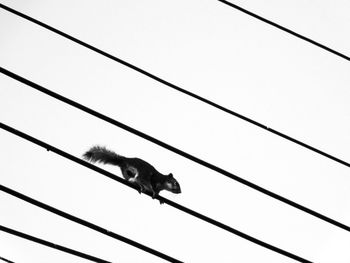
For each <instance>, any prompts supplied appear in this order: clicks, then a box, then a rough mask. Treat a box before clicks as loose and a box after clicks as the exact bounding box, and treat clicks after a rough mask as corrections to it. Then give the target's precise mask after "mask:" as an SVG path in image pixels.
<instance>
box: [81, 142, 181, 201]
mask: <svg viewBox="0 0 350 263" xmlns="http://www.w3.org/2000/svg"><path fill="white" fill-rule="evenodd" d="M83 158H84V159H85V160H87V161H90V162H92V163H95V162H100V163H103V164H111V165H116V166H119V167H120V169H121V172H122V175H123V177H124V179H126V180H127V181H129V182H131V183H133V184H135V185H136V186H138V187H139V188H140V190H139V193H142V192H143V193H148V194H151V195H152V198H154V197H156V196H157V195H159V192H160V191H162V190H167V191H170V192H172V193H175V194H179V193H181V188H180V184H179V183H178V182H177V181H176V179H175V178H174V177H173V174H172V173H170V174H168V175H164V174H161V173H160V172H158V171H157V170H156V169H155V168H154V167H153V166H152V165H151V164H149V163H148V162H146V161H144V160H142V159H140V158H128V157H124V156H121V155H119V154H117V153H115V152H113V151H111V150H108V149H107V148H106V147H102V146H93V147H92V148H90V150H88V151H87V152H86V153H84V154H83ZM161 203H162V202H161Z"/></svg>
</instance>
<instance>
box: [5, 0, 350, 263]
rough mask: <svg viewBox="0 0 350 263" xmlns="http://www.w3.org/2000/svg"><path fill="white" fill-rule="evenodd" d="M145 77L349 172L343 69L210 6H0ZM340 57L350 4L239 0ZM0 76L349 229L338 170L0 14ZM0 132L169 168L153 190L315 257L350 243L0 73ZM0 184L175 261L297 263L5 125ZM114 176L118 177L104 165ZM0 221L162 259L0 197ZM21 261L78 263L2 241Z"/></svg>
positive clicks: (348, 178)
mask: <svg viewBox="0 0 350 263" xmlns="http://www.w3.org/2000/svg"><path fill="white" fill-rule="evenodd" d="M0 2H1V3H3V4H5V5H8V6H10V7H12V8H15V9H17V10H18V11H20V12H23V13H25V14H27V15H30V16H32V17H34V18H36V19H38V20H40V21H43V22H45V23H47V24H49V25H51V26H53V27H56V28H58V29H60V30H62V31H64V32H66V33H68V34H71V35H73V36H75V37H77V38H79V39H81V40H83V41H85V42H87V43H89V44H92V45H94V46H96V47H98V48H100V49H102V50H104V51H106V52H108V53H110V54H113V55H115V56H117V57H119V58H121V59H123V60H125V61H127V62H129V63H132V64H134V65H136V66H138V67H140V68H142V69H144V70H146V71H148V72H151V73H152V74H155V75H157V76H159V77H161V78H164V79H165V80H167V81H169V82H171V83H173V84H176V85H178V86H180V87H182V88H184V89H187V90H190V91H192V92H194V93H196V94H199V95H201V96H203V97H205V98H207V99H210V100H212V101H214V102H216V103H218V104H220V105H223V106H225V107H227V108H229V109H231V110H234V111H236V112H239V113H241V114H243V115H245V116H248V117H250V118H252V119H254V120H256V121H259V122H261V123H263V124H265V125H267V126H269V127H272V128H274V129H277V130H279V131H281V132H283V133H286V134H288V135H290V136H292V137H295V138H297V139H299V140H301V141H303V142H306V143H308V144H310V145H313V146H315V147H317V148H319V149H321V150H323V151H326V152H328V153H330V154H332V155H335V156H337V157H339V158H341V159H344V160H346V161H350V147H349V145H350V122H349V121H350V106H349V98H350V74H349V71H350V63H349V61H346V60H345V59H342V58H340V57H337V56H335V55H334V54H331V53H329V52H326V51H324V50H322V49H320V48H318V47H315V46H313V45H311V44H309V43H307V42H305V41H302V40H300V39H297V38H295V37H294V36H291V35H289V34H287V33H285V32H282V31H280V30H278V29H276V28H273V27H271V26H270V25H267V24H264V23H262V22H260V21H258V20H256V19H254V18H252V17H249V16H248V15H246V14H243V13H241V12H239V11H237V10H235V9H233V8H231V7H229V6H227V5H224V4H222V3H220V2H219V1H216V0H191V1H189V0H181V1H164V0H152V1H142V0H139V1H137V0H135V1H134V0H132V1H131V0H128V1H119V0H103V1H93V0H76V1H68V0H60V1H47V0H36V1H34V0H1V1H0ZM235 3H236V4H239V5H241V6H242V7H245V8H247V9H249V10H251V11H253V12H256V13H258V14H260V15H262V16H264V17H266V18H268V19H271V20H273V21H275V22H277V23H280V24H282V25H284V26H286V27H288V28H290V29H292V30H295V31H296V32H298V33H301V34H303V35H306V36H308V37H310V38H312V39H314V40H316V41H318V42H321V43H323V44H325V45H327V46H330V47H332V48H333V49H335V50H338V51H340V52H342V53H344V54H347V55H350V37H349V25H350V17H349V12H350V3H349V1H345V0H335V1H325V0H317V1H316V0H309V1H300V0H299V1H291V0H289V1H277V0H270V1H257V0H255V1H254V0H246V1H235ZM0 66H1V67H4V68H6V69H8V70H10V71H13V72H14V73H16V74H19V75H21V76H23V77H25V78H28V79H29V80H31V81H33V82H35V83H37V84H40V85H42V86H44V87H46V88H48V89H51V90H53V91H55V92H57V93H59V94H61V95H64V96H66V97H68V98H70V99H73V100H76V101H77V102H79V103H81V104H84V105H86V106H88V107H91V108H93V109H95V110H97V111H99V112H101V113H103V114H105V115H108V116H109V117H111V118H114V119H116V120H118V121H121V122H123V123H125V124H127V125H129V126H131V127H133V128H136V129H138V130H140V131H142V132H144V133H146V134H148V135H151V136H153V137H155V138H157V139H160V140H162V141H164V142H166V143H168V144H170V145H172V146H175V147H177V148H179V149H181V150H184V151H186V152H188V153H190V154H192V155H195V156H197V157H199V158H201V159H203V160H205V161H208V162H210V163H212V164H214V165H217V166H219V167H221V168H223V169H225V170H227V171H229V172H231V173H233V174H235V175H238V176H240V177H242V178H244V179H246V180H249V181H251V182H253V183H255V184H258V185H260V186H262V187H265V188H267V189H269V190H271V191H273V192H275V193H277V194H279V195H282V196H284V197H286V198H289V199H291V200H293V201H295V202H297V203H299V204H302V205H304V206H306V207H308V208H311V209H313V210H315V211H317V212H319V213H322V214H324V215H327V216H329V217H331V218H333V219H335V220H337V221H339V222H342V223H344V224H346V225H350V210H349V206H350V191H349V189H350V173H349V171H350V170H349V168H348V167H346V166H344V165H341V164H339V163H336V162H334V161H332V160H329V159H327V158H325V157H322V156H320V155H317V154H316V153H314V152H311V151H309V150H306V149H304V148H302V147H300V146H298V145H295V144H293V143H291V142H288V141H286V140H284V139H282V138H279V137H277V136H275V135H273V134H271V133H268V132H267V131H265V130H262V129H260V128H257V127H255V126H253V125H251V124H249V123H247V122H244V121H242V120H240V119H237V118H235V117H233V116H230V115H228V114H226V113H224V112H222V111H219V110H217V109H215V108H213V107H211V106H208V105H205V104H203V103H202V102H199V101H198V100H195V99H193V98H190V97H188V96H186V95H184V94H180V93H179V92H177V91H175V90H172V89H170V88H169V87H167V86H165V85H163V84H160V83H159V82H156V81H154V80H152V79H150V78H148V77H146V76H144V75H142V74H140V73H138V72H136V71H133V70H132V69H130V68H127V67H125V66H123V65H121V64H118V63H117V62H115V61H112V60H110V59H108V58H106V57H103V56H101V55H99V54H96V53H94V52H93V51H91V50H88V49H86V48H84V47H82V46H79V45H77V44H75V43H73V42H71V41H69V40H67V39H64V38H63V37H60V36H58V35H56V34H54V33H52V32H49V31H47V30H45V29H43V28H41V27H39V26H37V25H35V24H33V23H30V22H28V21H26V20H24V19H22V18H19V17H17V16H15V15H13V14H11V13H9V12H7V11H5V10H3V9H0ZM0 117H1V118H0V119H1V122H3V123H5V124H7V125H10V126H12V127H14V128H16V129H19V130H21V131H23V132H26V133H28V134H30V135H32V136H34V137H36V138H38V139H40V140H43V141H45V142H47V143H50V144H52V145H53V146H56V147H58V148H60V149H63V150H65V151H67V152H69V153H70V154H72V155H74V156H77V157H81V155H82V154H83V153H84V151H86V150H87V149H88V148H89V147H91V146H92V145H96V144H99V145H105V146H107V147H108V148H110V149H112V150H114V151H116V152H117V153H119V154H122V155H124V156H129V157H140V158H143V159H144V160H147V161H148V162H149V163H151V164H152V165H154V166H155V167H156V168H157V169H158V170H159V171H160V172H162V173H164V174H168V173H170V172H172V173H173V174H174V176H175V178H176V179H177V180H178V181H179V183H180V185H181V188H182V193H181V194H180V195H174V194H172V193H169V192H162V193H161V194H162V195H163V196H164V197H166V198H169V199H171V200H173V201H175V202H178V203H180V204H182V205H184V206H187V207H189V208H191V209H193V210H195V211H198V212H200V213H203V214H205V215H207V216H209V217H211V218H213V219H216V220H218V221H220V222H222V223H225V224H227V225H229V226H231V227H233V228H235V229H237V230H240V231H242V232H244V233H246V234H249V235H251V236H253V237H255V238H258V239H260V240H263V241H265V242H267V243H270V244H272V245H274V246H278V247H280V248H281V249H284V250H287V251H289V252H291V253H294V254H296V255H298V256H301V257H303V258H306V259H308V260H311V261H313V262H349V261H350V251H349V246H350V233H349V232H347V231H345V230H343V229H340V228H337V227H335V226H333V225H331V224H329V223H326V222H324V221H321V220H320V219H318V218H315V217H313V216H311V215H308V214H306V213H304V212H301V211H299V210H297V209H295V208H293V207H290V206H288V205H286V204H283V203H281V202H279V201H276V200H274V199H272V198H270V197H268V196H266V195H263V194H262V193H259V192H257V191H255V190H253V189H250V188H248V187H246V186H244V185H242V184H240V183H238V182H236V181H234V180H232V179H230V178H227V177H225V176H224V175H222V174H219V173H217V172H214V171H212V170H209V169H207V168H205V167H203V166H200V165H199V164H196V163H193V162H191V161H189V160H187V159H185V158H183V157H181V156H179V155H177V154H175V153H172V152H170V151H168V150H166V149H163V148H161V147H159V146H157V145H155V144H153V143H151V142H148V141H146V140H144V139H142V138H139V137H137V136H135V135H133V134H131V133H128V132H126V131H124V130H121V129H120V128H118V127H115V126H112V125H110V124H108V123H106V122H103V121H102V120H99V119H97V118H95V117H92V116H90V115H88V114H86V113H84V112H82V111H80V110H78V109H75V108H72V107H70V106H67V105H66V104H64V103H62V102H59V101H57V100H55V99H53V98H50V97H48V96H47V95H44V94H42V93H39V92H37V91H35V90H33V89H31V88H30V87H28V86H26V85H24V84H22V83H20V82H18V81H16V80H13V79H11V78H9V77H7V76H5V75H3V74H0ZM0 144H1V150H0V160H1V172H0V173H1V176H0V179H1V184H2V185H5V186H7V187H10V188H12V189H14V190H16V191H19V192H21V193H23V194H26V195H28V196H30V197H32V198H35V199H38V200H40V201H42V202H44V203H47V204H49V205H51V206H54V207H56V208H58V209H61V210H63V211H65V212H68V213H71V214H73V215H75V216H77V217H80V218H82V219H85V220H88V221H90V222H92V223H94V224H97V225H99V226H102V227H104V228H106V229H108V230H110V231H113V232H115V233H118V234H120V235H123V236H125V237H128V238H130V239H133V240H135V241H137V242H140V243H142V244H144V245H146V246H149V247H151V248H154V249H156V250H159V251H161V252H163V253H166V254H168V255H170V256H172V257H175V258H177V259H179V260H182V261H185V262H266V263H267V262H268V263H271V262H272V263H273V262H275V263H280V262H295V261H294V260H292V259H289V258H287V257H285V256H282V255H280V254H277V253H275V252H273V251H270V250H268V249H265V248H263V247H260V246H258V245H256V244H254V243H251V242H249V241H247V240H245V239H242V238H240V237H237V236H235V235H233V234H231V233H229V232H227V231H225V230H222V229H220V228H217V227H215V226H212V225H210V224H208V223H206V222H204V221H201V220H199V219H197V218H194V217H192V216H190V215H188V214H185V213H183V212H181V211H178V210H176V209H174V208H172V207H170V206H168V205H162V206H161V205H159V202H158V201H156V200H152V199H151V198H149V197H148V196H146V195H139V194H138V193H137V192H136V191H134V190H132V189H130V188H128V187H125V186H124V185H121V184H119V183H118V182H116V181H113V180H111V179H109V178H107V177H104V176H103V175H101V174H98V173H95V172H93V171H91V170H89V169H87V168H85V167H83V166H81V165H78V164H76V163H72V162H71V161H69V160H67V159H64V158H62V157H60V156H58V155H56V154H55V153H52V152H47V151H46V150H45V149H43V148H41V147H38V146H36V145H34V144H32V143H30V142H27V141H25V140H23V139H21V138H19V137H17V136H15V135H13V134H10V133H8V132H6V131H4V130H0ZM100 167H102V168H104V169H107V170H108V171H111V172H113V173H115V174H116V176H120V175H121V174H120V170H119V168H118V167H113V166H103V165H101V166H100ZM0 207H1V214H0V224H1V225H4V226H6V227H10V228H13V229H16V230H19V231H22V232H25V233H27V234H30V235H34V236H36V237H39V238H42V239H45V240H48V241H51V242H54V243H57V244H60V245H64V246H67V247H70V248H73V249H76V250H79V251H81V252H84V253H88V254H91V255H94V256H97V257H100V258H103V259H106V260H108V261H112V262H164V261H163V260H162V259H159V258H157V257H155V256H153V255H151V254H148V253H146V252H144V251H142V250H139V249H137V248H134V247H132V246H129V245H127V244H124V243H122V242H120V241H117V240H114V239H112V238H110V237H107V236H103V235H102V234H99V233H97V232H94V231H92V230H90V229H87V228H86V227H83V226H80V225H78V224H76V223H73V222H70V221H68V220H66V219H63V218H60V217H58V216H56V215H54V214H51V213H49V212H46V211H44V210H42V209H40V208H38V207H34V206H33V205H30V204H28V203H25V202H24V201H21V200H19V199H16V198H15V197H12V196H10V195H8V194H6V193H3V192H0ZM0 257H5V258H7V259H9V260H12V261H14V262H16V263H41V262H42V263H47V262H50V263H62V262H67V263H68V262H72V263H73V262H74V263H75V262H89V261H85V260H83V259H81V258H78V257H76V256H73V255H70V254H66V253H63V252H60V251H57V250H54V249H51V248H47V247H43V246H41V245H38V244H35V243H32V242H31V241H27V240H23V239H20V238H18V237H15V236H11V235H9V234H7V233H3V232H0Z"/></svg>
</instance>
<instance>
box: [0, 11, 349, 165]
mask: <svg viewBox="0 0 350 263" xmlns="http://www.w3.org/2000/svg"><path fill="white" fill-rule="evenodd" d="M0 8H3V9H5V10H7V11H9V12H11V13H13V14H15V15H17V16H20V17H22V18H24V19H26V20H28V21H30V22H32V23H34V24H36V25H39V26H41V27H43V28H45V29H47V30H49V31H51V32H54V33H56V34H58V35H60V36H62V37H64V38H67V39H69V40H71V41H73V42H75V43H77V44H79V45H81V46H83V47H86V48H88V49H90V50H92V51H94V52H96V53H98V54H100V55H102V56H105V57H107V58H109V59H111V60H114V61H116V62H118V63H120V64H122V65H124V66H126V67H129V68H131V69H133V70H135V71H137V72H139V73H141V74H143V75H145V76H147V77H149V78H152V79H154V80H156V81H158V82H160V83H162V84H164V85H166V86H168V87H170V88H172V89H174V90H177V91H179V92H181V93H183V94H186V95H188V96H190V97H192V98H195V99H197V100H199V101H201V102H203V103H206V104H208V105H210V106H212V107H214V108H216V109H219V110H221V111H223V112H226V113H228V114H230V115H232V116H235V117H237V118H239V119H241V120H244V121H246V122H249V123H250V124H253V125H255V126H257V127H259V128H261V129H264V130H266V131H268V132H271V133H273V134H275V135H277V136H279V137H282V138H284V139H286V140H288V141H290V142H293V143H295V144H298V145H299V146H302V147H304V148H306V149H308V150H311V151H313V152H315V153H318V154H320V155H322V156H324V157H326V158H328V159H331V160H333V161H335V162H338V163H340V164H343V165H345V166H347V167H350V163H349V162H346V161H344V160H342V159H340V158H338V157H335V156H333V155H331V154H328V153H326V152H324V151H322V150H320V149H317V148H315V147H313V146H311V145H308V144H306V143H304V142H302V141H299V140H297V139H295V138H293V137H290V136H288V135H286V134H284V133H282V132H279V131H277V130H275V129H272V128H270V127H269V126H267V125H264V124H262V123H259V122H257V121H255V120H253V119H251V118H248V117H246V116H244V115H242V114H239V113H237V112H234V111H232V110H230V109H228V108H225V107H223V106H221V105H219V104H217V103H215V102H213V101H211V100H208V99H206V98H204V97H201V96H199V95H197V94H195V93H192V92H190V91H188V90H185V89H183V88H180V87H179V86H176V85H175V84H172V83H170V82H168V81H166V80H164V79H162V78H160V77H157V76H155V75H153V74H152V73H149V72H147V71H145V70H143V69H141V68H139V67H137V66H135V65H133V64H131V63H129V62H126V61H124V60H122V59H120V58H117V57H115V56H113V55H111V54H109V53H107V52H105V51H103V50H101V49H98V48H96V47H94V46H92V45H90V44H87V43H85V42H83V41H81V40H79V39H77V38H75V37H73V36H71V35H68V34H66V33H64V32H62V31H60V30H58V29H56V28H54V27H51V26H49V25H47V24H45V23H43V22H40V21H39V20H36V19H34V18H32V17H30V16H27V15H25V14H23V13H20V12H18V11H17V10H14V9H12V8H10V7H8V6H5V5H3V4H0Z"/></svg>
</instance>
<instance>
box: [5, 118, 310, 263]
mask: <svg viewBox="0 0 350 263" xmlns="http://www.w3.org/2000/svg"><path fill="white" fill-rule="evenodd" d="M0 128H1V129H4V130H6V131H8V132H10V133H13V134H15V135H17V136H19V137H21V138H23V139H26V140H28V141H30V142H32V143H34V144H37V145H39V146H41V147H43V148H45V149H47V150H49V151H52V152H54V153H56V154H58V155H60V156H63V157H65V158H67V159H69V160H71V161H73V162H76V163H78V164H80V165H83V166H85V167H87V168H90V169H91V170H94V171H96V172H98V173H101V174H103V175H105V176H107V177H109V178H111V179H113V180H116V181H118V182H120V183H122V184H124V185H127V186H129V187H131V188H133V189H135V190H137V191H138V190H139V189H138V188H137V187H136V186H134V185H133V184H131V183H130V182H128V181H126V180H124V179H122V178H120V177H118V176H115V175H114V174H112V173H109V172H107V171H105V170H103V169H101V168H99V167H97V166H95V165H93V164H91V163H88V162H86V161H84V160H82V159H79V158H77V157H75V156H73V155H71V154H69V153H67V152H64V151H62V150H60V149H58V148H56V147H54V146H52V145H50V144H47V143H45V142H43V141H40V140H38V139H36V138H34V137H32V136H30V135H28V134H25V133H23V132H21V131H18V130H16V129H14V128H12V127H10V126H8V125H6V124H4V123H1V122H0ZM2 189H4V188H3V187H2ZM146 194H147V193H146ZM147 195H148V196H152V195H151V194H147ZM155 198H156V199H158V200H159V201H162V202H163V203H166V204H168V205H170V206H172V207H174V208H177V209H178V210H181V211H183V212H185V213H187V214H190V215H192V216H194V217H197V218H199V219H201V220H203V221H205V222H207V223H210V224H212V225H215V226H217V227H219V228H221V229H223V230H226V231H228V232H230V233H232V234H235V235H237V236H239V237H242V238H244V239H246V240H249V241H251V242H253V243H255V244H257V245H259V246H262V247H265V248H267V249H270V250H272V251H274V252H276V253H279V254H281V255H284V256H286V257H289V258H292V259H294V260H297V261H299V262H305V263H309V262H311V261H309V260H307V259H304V258H302V257H299V256H297V255H295V254H293V253H290V252H288V251H285V250H283V249H281V248H278V247H276V246H273V245H271V244H268V243H266V242H264V241H261V240H259V239H257V238H254V237H252V236H250V235H248V234H245V233H243V232H241V231H239V230H236V229H234V228H232V227H230V226H228V225H225V224H223V223H221V222H219V221H216V220H214V219H212V218H209V217H207V216H205V215H202V214H200V213H198V212H196V211H194V210H191V209H189V208H187V207H185V206H182V205H180V204H177V203H175V202H173V201H171V200H169V199H166V198H164V197H162V196H156V197H155Z"/></svg>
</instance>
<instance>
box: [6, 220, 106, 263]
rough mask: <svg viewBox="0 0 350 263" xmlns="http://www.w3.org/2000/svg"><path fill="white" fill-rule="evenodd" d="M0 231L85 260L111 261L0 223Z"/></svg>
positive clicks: (100, 262)
mask: <svg viewBox="0 0 350 263" xmlns="http://www.w3.org/2000/svg"><path fill="white" fill-rule="evenodd" d="M0 231H3V232H6V233H9V234H11V235H14V236H18V237H21V238H23V239H27V240H30V241H33V242H35V243H38V244H41V245H44V246H47V247H51V248H54V249H57V250H60V251H63V252H66V253H68V254H71V255H74V256H77V257H80V258H84V259H87V260H90V261H94V262H99V263H112V262H111V261H107V260H104V259H101V258H98V257H94V256H91V255H88V254H85V253H83V252H79V251H77V250H74V249H71V248H67V247H64V246H60V245H57V244H54V243H51V242H49V241H46V240H43V239H40V238H37V237H34V236H31V235H28V234H25V233H22V232H19V231H17V230H14V229H11V228H8V227H5V226H2V225H0Z"/></svg>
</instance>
